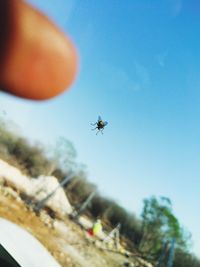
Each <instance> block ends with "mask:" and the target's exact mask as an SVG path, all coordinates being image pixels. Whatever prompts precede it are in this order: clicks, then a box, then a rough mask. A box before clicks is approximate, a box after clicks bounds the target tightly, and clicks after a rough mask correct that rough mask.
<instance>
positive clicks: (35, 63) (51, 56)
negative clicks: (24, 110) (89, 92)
mask: <svg viewBox="0 0 200 267" xmlns="http://www.w3.org/2000/svg"><path fill="white" fill-rule="evenodd" d="M77 70H78V56H77V52H76V49H75V47H74V45H73V43H72V41H71V40H70V39H69V37H67V36H66V35H65V34H64V33H62V32H61V31H60V30H59V29H58V28H57V27H56V26H55V25H54V24H53V23H52V22H51V21H50V20H49V19H48V18H47V17H46V16H45V15H44V14H42V13H41V12H39V11H38V10H36V9H35V8H33V7H31V6H30V5H29V4H27V3H25V2H24V1H21V0H1V1H0V71H1V72H0V85H1V89H2V88H3V89H2V90H4V91H6V92H8V93H11V94H14V95H16V96H19V97H22V98H28V99H32V100H46V99H50V98H53V97H55V96H57V95H59V94H61V93H62V92H64V91H65V90H67V89H69V87H70V86H71V85H72V83H73V81H74V80H75V77H76V74H77Z"/></svg>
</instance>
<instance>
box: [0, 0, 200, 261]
mask: <svg viewBox="0 0 200 267" xmlns="http://www.w3.org/2000/svg"><path fill="white" fill-rule="evenodd" d="M29 2H31V3H33V4H34V5H35V6H37V7H39V8H40V9H41V10H43V11H44V12H45V13H46V14H47V15H49V16H50V17H51V18H52V19H53V20H54V21H55V22H56V23H57V24H58V25H59V26H60V27H61V28H62V29H63V31H65V32H67V33H68V34H69V35H70V36H71V38H72V39H73V41H74V42H75V44H76V47H77V50H78V52H79V55H80V70H79V74H78V77H77V80H76V82H75V83H74V85H73V86H72V88H71V89H70V91H68V92H66V93H64V94H63V95H61V96H59V97H57V98H55V99H53V100H51V101H47V102H40V103H35V102H31V101H25V100H20V99H17V98H15V97H12V96H8V95H5V94H4V93H1V107H2V109H4V110H6V111H7V114H8V116H9V117H10V118H11V119H12V120H14V121H15V122H16V123H17V124H18V125H19V126H20V127H21V130H22V132H23V133H24V134H26V135H27V136H28V137H29V138H33V139H39V140H42V141H43V142H45V143H47V144H48V143H52V142H54V141H55V140H56V138H58V137H59V136H65V137H66V138H68V139H69V140H71V141H72V142H73V144H74V146H75V148H76V149H77V152H78V160H79V161H80V162H83V163H85V164H86V165H87V169H88V172H89V180H91V181H93V182H95V183H96V184H97V185H98V186H99V189H100V190H101V192H102V194H104V195H107V196H110V197H112V198H114V199H115V200H116V201H118V202H119V204H121V205H123V206H124V207H126V208H127V209H129V210H130V211H133V212H135V213H136V214H140V212H141V209H142V201H143V199H144V198H146V197H150V196H151V195H156V196H160V195H164V196H167V197H169V198H170V199H171V200H172V203H173V208H174V213H175V215H176V216H177V217H178V219H179V220H180V222H181V223H182V224H183V225H184V226H185V227H186V228H187V229H188V230H190V231H191V232H192V234H193V241H194V246H193V251H194V252H195V253H196V255H198V256H199V257H200V229H199V221H200V214H199V213H198V212H197V210H198V208H199V206H200V194H199V188H200V164H199V161H200V154H199V151H200V141H199V136H200V125H199V122H200V105H199V104H200V90H199V87H200V50H199V45H200V37H199V29H200V20H199V15H200V3H199V2H198V1H197V0H196V1H195V0H191V1H184V0H183V1H182V0H162V1H160V0H155V1H151V3H150V1H145V0H143V1H141V0H140V1H139V0H127V1H124V2H122V1H120V0H110V1H107V0H101V1H92V0H90V1H88V0H85V1H81V0H73V1H72V0H69V1H67V0H55V1H53V0H51V1H49V0H43V1H40V0H30V1H29ZM152 2H153V3H152ZM98 115H102V117H103V119H105V120H107V121H108V122H109V125H108V126H107V128H106V129H105V133H104V135H98V136H96V135H95V133H94V132H92V131H91V130H90V122H94V121H95V120H96V119H97V116H98Z"/></svg>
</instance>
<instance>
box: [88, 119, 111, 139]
mask: <svg viewBox="0 0 200 267" xmlns="http://www.w3.org/2000/svg"><path fill="white" fill-rule="evenodd" d="M107 124H108V122H107V121H103V120H102V119H101V116H99V117H98V120H97V122H95V123H91V125H92V126H95V125H96V127H95V128H94V129H92V131H93V130H96V129H97V130H98V131H97V133H96V135H97V134H98V133H99V132H101V133H102V134H103V130H104V127H105V126H106V125H107Z"/></svg>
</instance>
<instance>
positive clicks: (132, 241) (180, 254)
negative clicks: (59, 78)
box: [0, 118, 200, 267]
mask: <svg viewBox="0 0 200 267" xmlns="http://www.w3.org/2000/svg"><path fill="white" fill-rule="evenodd" d="M0 158H1V159H3V160H5V161H7V162H8V163H10V164H12V165H13V166H15V167H17V168H19V169H20V170H21V171H22V173H24V174H25V175H28V176H31V177H34V178H36V179H37V177H38V176H39V175H54V176H56V177H57V178H58V180H59V181H61V180H62V179H64V178H65V177H66V175H68V174H69V173H71V172H75V173H76V175H75V176H74V178H72V179H71V180H70V181H69V182H68V184H67V185H66V186H65V191H66V193H67V196H68V198H69V199H70V202H71V203H72V205H74V206H75V207H78V206H80V203H82V202H83V201H84V200H85V199H87V197H88V196H89V195H90V194H91V192H93V191H96V192H97V193H96V195H95V197H94V198H93V199H92V201H91V203H90V205H89V206H88V207H87V210H86V211H85V212H86V213H87V215H88V216H91V217H95V218H97V217H98V218H101V219H102V220H103V222H104V225H105V227H107V230H111V229H112V228H114V227H116V226H117V225H118V223H120V225H121V228H120V233H121V238H122V242H123V243H124V244H126V246H128V248H129V249H130V250H131V251H134V252H135V253H139V254H140V255H141V256H142V257H143V258H145V259H147V260H149V261H152V262H156V261H157V260H158V259H159V257H160V255H161V252H162V246H163V241H166V242H170V241H171V240H172V238H175V239H176V250H175V260H174V264H173V266H174V267H200V260H198V259H197V258H196V257H195V256H194V255H192V254H191V253H190V246H191V236H190V234H189V233H188V232H187V231H186V230H184V228H183V227H182V226H181V225H180V223H179V221H178V220H177V218H176V217H175V215H174V214H173V209H172V203H171V201H170V199H168V198H166V197H159V198H157V197H155V196H152V197H150V198H148V199H145V200H144V203H143V211H142V214H141V217H140V218H137V217H136V216H135V215H134V214H133V213H130V212H128V211H127V210H126V209H124V208H123V207H121V206H120V205H118V204H117V203H116V202H115V201H113V200H111V199H109V198H106V197H104V196H102V195H101V194H99V193H98V190H97V188H96V186H95V185H94V184H92V183H90V182H89V181H88V180H87V172H86V168H85V166H84V165H83V164H80V163H77V160H76V150H75V149H74V146H73V145H72V143H71V142H70V141H68V140H66V139H65V138H63V137H62V138H59V139H58V141H57V142H56V143H55V145H54V146H52V147H48V148H47V147H45V146H43V145H42V144H40V143H31V142H30V141H28V140H27V139H26V138H24V137H23V136H21V134H20V133H18V130H17V129H16V127H14V126H13V125H12V123H11V122H8V121H6V120H5V119H3V118H1V119H0ZM133 201H134V198H133ZM163 266H165V265H163Z"/></svg>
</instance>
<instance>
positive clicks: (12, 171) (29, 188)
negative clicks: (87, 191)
mask: <svg viewBox="0 0 200 267" xmlns="http://www.w3.org/2000/svg"><path fill="white" fill-rule="evenodd" d="M0 179H4V180H5V181H7V182H8V183H10V184H11V185H13V186H14V187H16V188H17V189H18V190H19V191H21V192H24V193H26V194H27V195H29V196H31V197H34V198H35V199H36V200H38V201H40V200H42V199H44V198H45V197H46V196H47V195H48V194H50V193H51V192H52V191H53V190H54V189H55V188H56V187H57V186H58V185H59V182H58V180H57V178H56V177H54V176H44V175H41V176H39V177H38V178H30V177H27V176H25V175H23V174H22V173H21V172H20V171H19V170H18V169H17V168H15V167H13V166H11V165H9V164H8V163H7V162H5V161H3V160H0ZM46 205H47V206H49V207H50V208H52V209H53V210H55V211H59V212H62V213H63V214H70V213H71V212H72V207H71V205H70V203H69V201H68V199H67V196H66V194H65V192H64V190H63V188H59V189H58V190H57V191H56V193H55V194H54V195H53V196H52V198H50V199H49V200H48V201H47V203H46Z"/></svg>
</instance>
